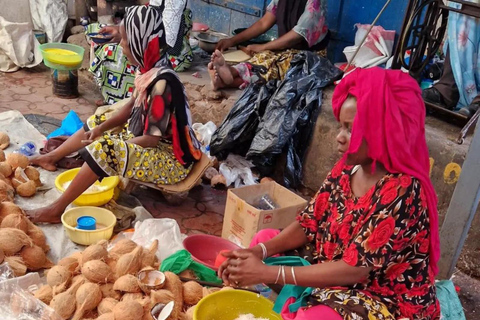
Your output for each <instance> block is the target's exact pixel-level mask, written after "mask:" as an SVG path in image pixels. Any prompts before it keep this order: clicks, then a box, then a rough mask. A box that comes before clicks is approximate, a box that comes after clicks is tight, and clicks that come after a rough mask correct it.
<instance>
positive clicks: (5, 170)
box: [0, 162, 13, 178]
mask: <svg viewBox="0 0 480 320" xmlns="http://www.w3.org/2000/svg"><path fill="white" fill-rule="evenodd" d="M0 173H1V174H2V175H3V176H4V177H5V178H8V177H10V176H11V175H12V173H13V169H12V166H11V165H10V164H8V163H7V162H0Z"/></svg>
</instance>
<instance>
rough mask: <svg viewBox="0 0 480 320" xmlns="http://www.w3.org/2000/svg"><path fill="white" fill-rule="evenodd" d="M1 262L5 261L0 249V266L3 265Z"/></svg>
mask: <svg viewBox="0 0 480 320" xmlns="http://www.w3.org/2000/svg"><path fill="white" fill-rule="evenodd" d="M3 260H5V253H4V252H3V250H2V249H0V264H2V263H3Z"/></svg>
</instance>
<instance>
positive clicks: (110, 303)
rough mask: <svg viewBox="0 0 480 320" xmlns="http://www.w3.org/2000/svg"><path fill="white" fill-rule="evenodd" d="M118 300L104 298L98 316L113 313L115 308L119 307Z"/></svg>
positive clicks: (99, 306) (98, 308)
mask: <svg viewBox="0 0 480 320" xmlns="http://www.w3.org/2000/svg"><path fill="white" fill-rule="evenodd" d="M117 303H118V300H115V299H113V298H104V299H103V300H102V301H100V304H99V305H98V307H97V310H98V314H99V315H102V314H105V313H109V312H113V308H114V307H115V306H116V305H117Z"/></svg>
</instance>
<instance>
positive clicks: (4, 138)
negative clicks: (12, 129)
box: [0, 132, 10, 150]
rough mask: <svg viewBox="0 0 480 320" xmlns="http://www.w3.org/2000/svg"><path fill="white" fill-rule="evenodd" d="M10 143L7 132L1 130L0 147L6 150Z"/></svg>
mask: <svg viewBox="0 0 480 320" xmlns="http://www.w3.org/2000/svg"><path fill="white" fill-rule="evenodd" d="M9 145H10V137H9V136H8V134H6V133H5V132H0V149H1V150H5V149H7V148H8V146H9Z"/></svg>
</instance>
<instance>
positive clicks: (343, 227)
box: [219, 68, 440, 320]
mask: <svg viewBox="0 0 480 320" xmlns="http://www.w3.org/2000/svg"><path fill="white" fill-rule="evenodd" d="M379 84H380V86H379ZM333 108H334V113H335V116H336V118H337V119H338V120H339V121H340V125H341V127H340V133H339V134H338V136H337V142H338V150H339V151H340V153H342V154H344V156H343V158H342V159H341V160H340V161H339V162H338V163H337V164H336V165H335V166H334V167H333V169H332V171H331V172H330V173H329V174H328V176H327V178H326V180H325V181H324V182H323V185H322V186H321V188H320V191H319V192H318V193H317V195H316V197H315V198H314V199H313V200H312V201H311V203H310V205H309V206H308V207H307V208H306V209H305V211H303V212H301V213H300V214H299V215H298V218H297V220H298V221H297V222H294V223H292V224H291V225H290V226H289V227H287V228H286V229H285V230H283V231H281V232H280V231H278V230H263V231H261V232H259V233H258V234H257V236H256V237H255V238H254V240H253V242H252V247H251V248H250V249H246V250H239V251H236V252H230V253H228V254H226V256H227V258H228V259H227V261H226V262H225V263H224V264H223V265H222V266H221V267H220V269H219V276H221V277H222V278H223V280H224V281H225V283H227V284H233V285H236V286H246V285H252V284H258V283H267V284H274V283H279V284H282V285H283V284H298V285H299V286H302V287H313V288H315V289H313V292H312V294H311V295H310V296H309V298H308V303H307V305H308V307H301V308H299V309H298V308H292V307H291V305H292V304H293V303H294V302H295V299H289V300H288V301H287V302H286V304H285V305H284V307H283V313H282V317H283V319H295V320H300V319H302V320H303V319H331V320H337V319H338V320H341V319H348V320H353V319H383V320H394V319H402V318H407V319H439V316H440V307H439V304H438V302H437V299H436V290H435V275H436V273H437V261H438V258H439V235H438V221H437V220H438V216H437V197H436V194H435V191H434V189H433V186H432V183H431V181H430V178H429V157H428V149H427V144H426V140H425V130H424V120H425V107H424V104H423V101H422V96H421V91H420V88H419V86H418V84H417V83H416V82H415V80H414V79H412V78H411V77H410V76H409V75H408V74H405V73H403V72H401V71H393V70H383V69H379V68H372V69H365V70H360V69H357V70H356V71H354V72H352V74H351V75H349V76H347V77H346V78H345V79H343V80H342V81H341V83H340V84H339V86H338V87H337V88H336V90H335V92H334V96H333ZM282 253H284V254H285V255H291V256H292V255H297V256H300V257H302V258H305V259H306V260H308V261H309V262H310V263H311V264H312V265H311V266H304V267H294V268H291V267H288V268H285V267H283V268H282V267H279V266H267V265H265V264H263V263H262V259H263V258H265V257H269V256H274V255H277V254H282ZM283 279H285V280H283Z"/></svg>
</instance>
